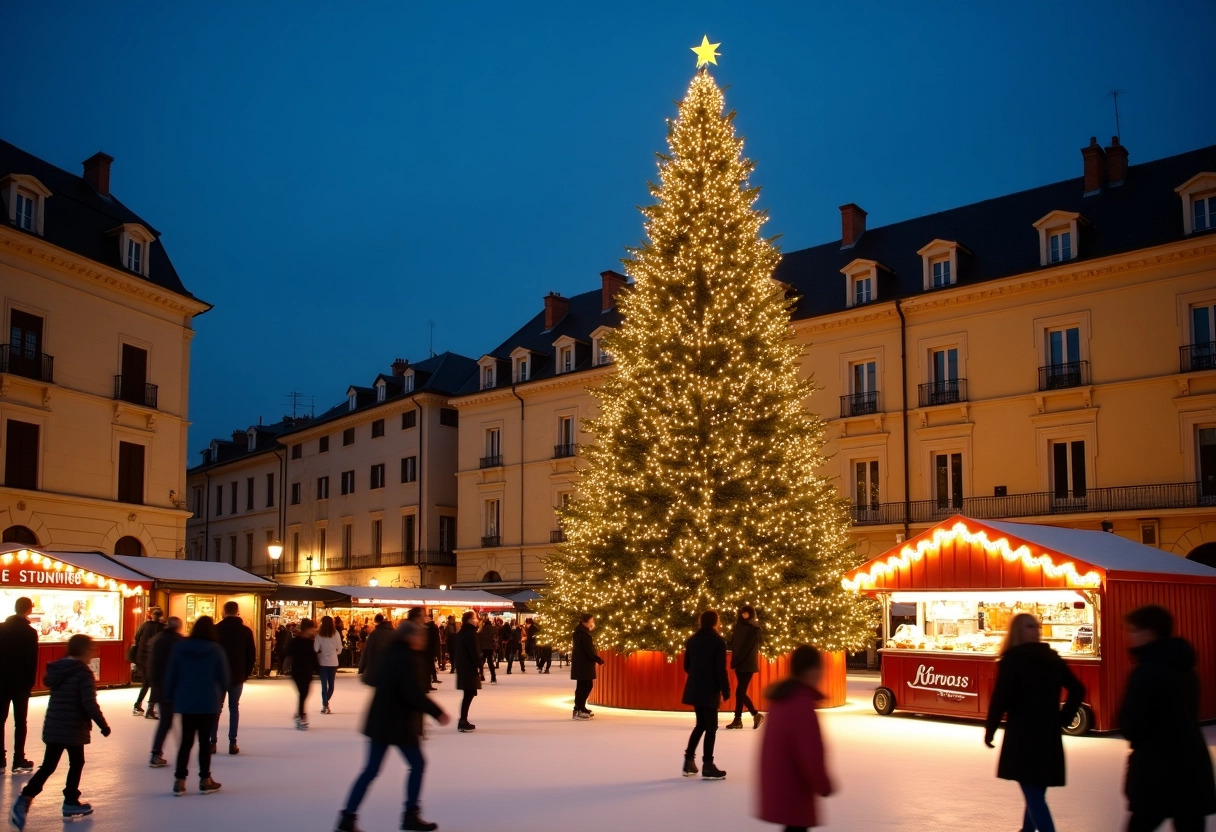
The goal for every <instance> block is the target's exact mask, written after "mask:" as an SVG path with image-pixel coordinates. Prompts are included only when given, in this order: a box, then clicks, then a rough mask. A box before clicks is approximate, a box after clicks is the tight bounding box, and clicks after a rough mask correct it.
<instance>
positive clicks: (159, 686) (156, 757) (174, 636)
mask: <svg viewBox="0 0 1216 832" xmlns="http://www.w3.org/2000/svg"><path fill="white" fill-rule="evenodd" d="M183 638H184V636H183V635H182V620H181V619H180V618H178V617H177V616H176V615H171V616H169V617H168V618H166V619H165V629H163V630H161V632H160V635H158V636H157V637H156V638H154V639H152V656H151V658H150V659H149V662H148V663H149V668H148V670H149V672H150V674H151V676H152V692H151V693H150V694H149V695H150V696H151V697H152V701H153V702H155V703H156V706H157V707H158V708H160V722H159V723H157V725H156V734H155V735H154V736H153V737H152V755H151V757H150V758H149V760H148V766H149V767H150V768H162V767H164V766H167V765H169V761H168V760H166V759H165V754H164V751H165V738H166V737H168V736H169V729H170V728H172V727H173V714H174V713H176V710H175V709H174V707H173V701H172V700H171V699H169V698H168V697H167V696H165V672H166V671H167V670H168V669H169V657H170V656H172V655H173V648H174V647H176V646H177V643H178V642H179V641H181V640H182V639H183Z"/></svg>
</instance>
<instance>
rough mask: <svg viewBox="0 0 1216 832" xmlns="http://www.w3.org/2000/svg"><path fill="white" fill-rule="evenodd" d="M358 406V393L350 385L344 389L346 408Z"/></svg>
mask: <svg viewBox="0 0 1216 832" xmlns="http://www.w3.org/2000/svg"><path fill="white" fill-rule="evenodd" d="M358 406H359V394H358V392H356V390H355V388H353V387H352V388H350V389H349V390H347V391H346V409H347V410H354V409H355V408H356V407H358Z"/></svg>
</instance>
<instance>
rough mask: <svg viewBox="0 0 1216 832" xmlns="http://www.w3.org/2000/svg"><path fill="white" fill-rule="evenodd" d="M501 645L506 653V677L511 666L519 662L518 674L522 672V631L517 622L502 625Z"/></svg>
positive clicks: (509, 672)
mask: <svg viewBox="0 0 1216 832" xmlns="http://www.w3.org/2000/svg"><path fill="white" fill-rule="evenodd" d="M503 643H504V644H505V645H506V653H507V675H508V676H509V675H511V665H512V664H514V663H515V661H516V660H517V659H518V660H519V672H520V673H523V672H524V658H523V656H522V655H521V654H520V650H521V648H522V647H523V630H521V629H520V627H519V622H518V621H508V622H507V623H506V624H504V625H503Z"/></svg>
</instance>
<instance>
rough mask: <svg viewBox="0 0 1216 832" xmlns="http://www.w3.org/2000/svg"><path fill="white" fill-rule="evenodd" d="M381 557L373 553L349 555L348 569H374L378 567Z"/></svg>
mask: <svg viewBox="0 0 1216 832" xmlns="http://www.w3.org/2000/svg"><path fill="white" fill-rule="evenodd" d="M381 557H382V555H379V554H376V553H375V552H368V553H366V554H362V555H351V556H350V568H351V569H369V568H374V567H377V566H380V558H381Z"/></svg>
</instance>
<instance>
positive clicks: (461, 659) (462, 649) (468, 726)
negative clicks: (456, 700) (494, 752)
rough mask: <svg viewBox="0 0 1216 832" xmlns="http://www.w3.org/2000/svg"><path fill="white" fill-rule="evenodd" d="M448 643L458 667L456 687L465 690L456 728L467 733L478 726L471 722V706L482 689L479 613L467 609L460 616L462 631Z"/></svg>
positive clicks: (454, 662) (455, 664) (453, 660)
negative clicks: (478, 630) (478, 647)
mask: <svg viewBox="0 0 1216 832" xmlns="http://www.w3.org/2000/svg"><path fill="white" fill-rule="evenodd" d="M448 645H449V647H450V649H451V651H452V662H453V665H454V666H455V668H456V689H457V690H460V691H463V692H464V696H463V698H462V699H461V702H460V721H459V722H458V723H456V730H457V731H459V732H460V733H462V734H467V733H468V732H469V731H472V730H473V729H474V728H476V727H477V726H476V725H474V724H473V723H471V722H469V706H470V705H472V704H473V697H474V696H476V695H477V691H478V690H480V689H481V677H480V676H479V675H478V672H477V671H478V667H480V665H481V652H480V651H479V650H478V649H477V613H475V612H474V611H473V610H466V611H465V613H464V615H462V616H461V617H460V632H458V633H457V634H456V635H455V636H454V637H453V638H451V639H449V640H448Z"/></svg>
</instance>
